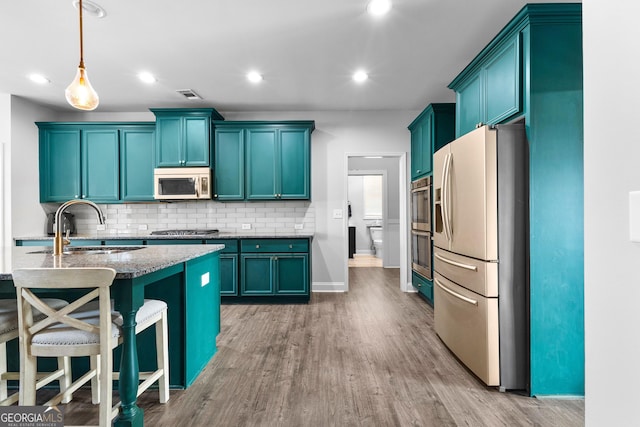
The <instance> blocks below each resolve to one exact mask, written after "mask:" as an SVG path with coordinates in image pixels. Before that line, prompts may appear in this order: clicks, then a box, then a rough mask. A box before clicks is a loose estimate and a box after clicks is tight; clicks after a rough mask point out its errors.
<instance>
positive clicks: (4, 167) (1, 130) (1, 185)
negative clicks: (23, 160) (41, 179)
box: [0, 93, 11, 246]
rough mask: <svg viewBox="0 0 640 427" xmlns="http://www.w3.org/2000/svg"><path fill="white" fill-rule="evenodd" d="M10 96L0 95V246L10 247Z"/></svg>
mask: <svg viewBox="0 0 640 427" xmlns="http://www.w3.org/2000/svg"><path fill="white" fill-rule="evenodd" d="M10 148H11V95H9V94H6V93H0V246H2V245H11V214H10V212H8V211H7V207H8V206H10V204H9V202H8V198H9V197H10V195H11V158H10V156H9V154H10V151H9V149H10Z"/></svg>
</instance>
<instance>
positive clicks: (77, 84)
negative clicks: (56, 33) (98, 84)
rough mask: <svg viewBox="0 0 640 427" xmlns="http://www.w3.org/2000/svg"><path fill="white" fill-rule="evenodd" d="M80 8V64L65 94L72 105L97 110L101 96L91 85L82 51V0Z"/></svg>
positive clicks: (87, 109)
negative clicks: (99, 96)
mask: <svg viewBox="0 0 640 427" xmlns="http://www.w3.org/2000/svg"><path fill="white" fill-rule="evenodd" d="M78 10H79V11H80V12H79V13H80V65H78V71H77V72H76V77H75V78H74V79H73V81H72V82H71V84H70V85H69V86H68V87H67V89H66V90H65V91H64V96H65V98H67V102H68V103H69V104H71V106H72V107H74V108H77V109H79V110H86V111H91V110H95V108H96V107H97V106H98V103H99V102H100V98H98V94H97V93H96V91H95V90H94V89H93V87H92V86H91V83H90V82H89V76H88V75H87V70H86V69H85V67H84V58H83V52H82V0H80V1H79V4H78Z"/></svg>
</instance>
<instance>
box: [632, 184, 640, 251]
mask: <svg viewBox="0 0 640 427" xmlns="http://www.w3.org/2000/svg"><path fill="white" fill-rule="evenodd" d="M629 239H630V240H631V241H632V242H639V243H640V191H631V192H629Z"/></svg>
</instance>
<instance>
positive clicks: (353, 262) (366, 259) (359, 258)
mask: <svg viewBox="0 0 640 427" xmlns="http://www.w3.org/2000/svg"><path fill="white" fill-rule="evenodd" d="M351 267H382V259H380V258H377V257H376V256H375V255H363V254H355V255H354V256H353V258H349V268H351Z"/></svg>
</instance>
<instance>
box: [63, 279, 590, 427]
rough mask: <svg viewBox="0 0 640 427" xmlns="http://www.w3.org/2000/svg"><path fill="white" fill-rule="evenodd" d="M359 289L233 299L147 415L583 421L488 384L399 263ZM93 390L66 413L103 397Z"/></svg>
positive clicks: (176, 418)
mask: <svg viewBox="0 0 640 427" xmlns="http://www.w3.org/2000/svg"><path fill="white" fill-rule="evenodd" d="M349 275H350V277H349V283H350V286H351V291H350V292H349V293H347V294H342V293H314V294H312V298H311V302H310V303H309V304H308V305H225V306H223V309H222V333H221V334H220V336H219V337H218V353H217V354H216V356H215V357H214V358H213V359H212V360H211V362H210V363H209V364H208V365H207V367H206V368H205V370H204V371H203V372H202V374H201V375H200V376H199V377H198V379H197V381H196V382H195V383H194V384H193V385H192V386H191V387H190V388H189V389H188V390H172V392H171V399H170V400H169V402H168V403H167V404H166V405H160V404H158V403H157V391H150V392H147V393H145V395H143V396H142V397H141V398H140V406H141V407H142V408H143V409H144V411H145V425H147V426H295V427H299V426H434V427H436V426H437V427H441V426H474V427H475V426H491V427H493V426H509V427H513V426H582V425H584V401H583V400H581V399H578V400H569V399H534V398H530V397H526V396H521V395H517V394H513V393H500V392H498V391H497V390H495V389H492V388H487V387H485V386H484V385H482V383H480V381H479V380H477V379H476V378H475V377H474V376H473V375H472V374H470V373H469V372H468V371H467V370H466V369H465V368H464V367H463V366H462V365H461V364H460V363H459V362H458V361H457V360H456V359H455V357H453V356H452V354H451V353H450V352H449V351H448V350H447V349H446V348H445V347H444V345H443V344H442V342H441V341H440V340H439V339H438V337H437V336H436V335H435V333H434V331H433V310H432V308H431V307H430V306H429V305H428V304H427V303H425V302H424V300H422V299H421V298H420V297H419V296H418V295H417V294H406V293H402V292H400V290H399V284H398V283H399V282H398V270H397V269H382V268H351V269H349ZM90 402H91V398H90V394H89V391H88V390H83V391H81V392H80V393H77V394H76V395H74V400H73V402H71V403H70V404H69V405H67V407H66V411H65V414H66V415H65V421H66V423H68V424H72V423H85V422H88V421H87V417H88V415H89V414H95V411H96V410H97V406H93V405H91V404H90Z"/></svg>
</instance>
